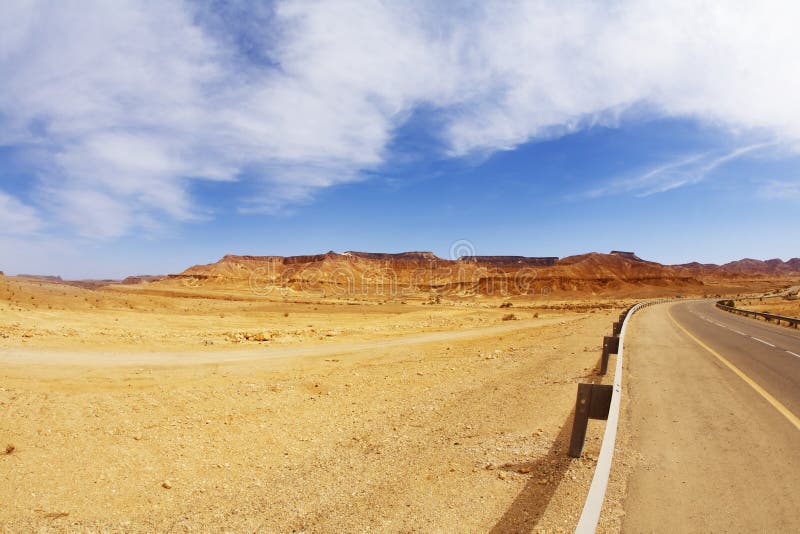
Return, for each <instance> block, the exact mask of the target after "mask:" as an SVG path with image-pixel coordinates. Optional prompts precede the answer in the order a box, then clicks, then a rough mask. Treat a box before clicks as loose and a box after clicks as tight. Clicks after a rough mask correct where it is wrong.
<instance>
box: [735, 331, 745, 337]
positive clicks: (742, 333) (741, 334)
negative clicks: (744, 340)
mask: <svg viewBox="0 0 800 534" xmlns="http://www.w3.org/2000/svg"><path fill="white" fill-rule="evenodd" d="M734 332H736V333H737V334H739V335H740V336H746V335H747V334H745V333H744V332H739V331H738V330H734Z"/></svg>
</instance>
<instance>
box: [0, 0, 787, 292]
mask: <svg viewBox="0 0 800 534" xmlns="http://www.w3.org/2000/svg"><path fill="white" fill-rule="evenodd" d="M797 20H800V4H797V3H794V2H788V1H764V2H759V3H754V2H706V1H699V0H698V1H686V2H683V1H676V2H663V1H660V2H656V1H625V0H617V1H609V2H547V1H538V2H521V1H520V2H517V1H506V2H475V1H464V2H457V1H448V2H439V3H436V2H426V1H421V0H420V1H416V0H410V1H404V2H367V1H352V2H338V1H332V2H312V1H301V0H298V1H292V0H287V1H279V2H245V1H235V0H234V1H228V2H223V1H217V0H207V1H198V2H181V1H177V0H176V1H171V2H144V1H140V2H131V1H126V0H116V1H115V2H102V1H99V0H98V1H91V0H85V1H81V2H70V1H65V2H46V1H36V0H32V1H17V0H8V1H5V2H3V5H2V7H0V80H2V83H0V270H2V271H5V272H6V274H18V273H30V274H53V275H61V276H64V277H66V278H118V277H124V276H127V275H132V274H162V273H171V272H180V271H182V270H183V269H185V268H186V267H188V266H190V265H192V264H197V263H210V262H213V261H216V260H217V259H219V258H220V257H222V256H223V255H225V254H228V253H234V254H253V255H296V254H311V253H320V252H326V251H328V250H335V251H338V252H342V251H345V250H362V251H376V252H401V251H407V250H430V251H433V252H434V253H436V254H437V255H439V256H441V257H444V258H449V257H451V256H452V255H453V254H455V253H463V252H465V251H466V252H471V253H474V254H478V255H506V254H507V255H526V256H560V257H563V256H568V255H572V254H579V253H584V252H590V251H599V252H608V251H610V250H612V249H616V250H633V251H635V252H636V253H637V254H638V255H639V256H641V257H643V258H645V259H649V260H654V261H659V262H662V263H684V262H689V261H701V262H704V263H711V262H713V263H725V262H727V261H731V260H735V259H740V258H743V257H753V258H759V259H768V258H775V257H779V258H782V259H789V258H791V257H796V256H800V238H798V236H797V233H796V229H797V228H798V227H800V209H798V207H800V98H798V97H797V95H798V94H800V33H798V32H797V31H796V21H797Z"/></svg>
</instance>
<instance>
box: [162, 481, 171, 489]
mask: <svg viewBox="0 0 800 534" xmlns="http://www.w3.org/2000/svg"><path fill="white" fill-rule="evenodd" d="M161 487H162V488H164V489H172V484H171V483H170V481H169V480H165V481H164V482H162V483H161Z"/></svg>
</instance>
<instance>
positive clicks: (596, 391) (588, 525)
mask: <svg viewBox="0 0 800 534" xmlns="http://www.w3.org/2000/svg"><path fill="white" fill-rule="evenodd" d="M675 300H680V299H658V300H649V301H647V302H641V303H639V304H637V305H635V306H633V307H631V308H628V309H627V310H625V311H624V312H622V313H621V314H620V316H619V321H617V322H615V323H614V325H613V328H612V335H611V336H604V337H603V354H602V356H601V359H600V374H605V373H606V369H607V367H608V358H609V354H616V355H617V361H616V364H615V366H614V383H613V385H606V384H583V383H581V384H578V398H577V400H576V401H575V419H574V421H573V424H572V436H571V438H570V444H569V455H570V456H572V457H573V458H579V457H580V455H581V452H582V451H583V443H584V441H585V439H586V428H587V425H588V422H589V419H605V420H606V421H607V422H606V429H605V432H604V434H603V442H602V444H601V445H600V454H598V456H597V465H596V466H595V470H594V476H593V477H592V485H591V486H590V487H589V493H588V495H587V496H586V501H585V502H584V504H583V511H582V512H581V517H580V519H579V520H578V526H577V527H576V528H575V532H576V533H580V534H588V533H591V532H594V531H595V529H596V528H597V522H598V521H599V520H600V511H601V510H602V507H603V500H604V499H605V496H606V488H607V487H608V476H609V474H610V473H611V460H612V458H613V456H614V446H615V442H616V439H617V424H618V423H619V406H620V400H621V397H622V352H623V347H624V341H625V331H626V330H627V327H628V323H629V322H630V319H631V317H632V316H633V314H635V313H636V312H638V311H639V310H642V309H644V308H647V307H649V306H653V305H655V304H662V303H664V302H673V301H675Z"/></svg>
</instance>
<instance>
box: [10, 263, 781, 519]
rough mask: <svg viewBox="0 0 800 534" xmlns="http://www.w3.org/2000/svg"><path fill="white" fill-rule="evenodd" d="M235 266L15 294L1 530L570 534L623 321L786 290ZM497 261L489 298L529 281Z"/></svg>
mask: <svg viewBox="0 0 800 534" xmlns="http://www.w3.org/2000/svg"><path fill="white" fill-rule="evenodd" d="M243 258H244V257H226V258H225V259H223V260H221V261H220V262H218V263H216V264H212V265H209V266H196V267H194V268H190V269H188V270H187V271H186V272H184V273H182V274H180V275H175V276H172V277H163V278H157V279H153V280H149V279H148V280H146V281H138V282H137V281H134V282H137V283H130V284H119V283H112V284H94V283H68V282H64V281H61V280H53V279H46V278H35V277H9V276H3V277H0V317H2V321H0V361H1V362H2V367H1V368H0V444H2V446H3V448H4V449H5V453H4V454H0V472H1V473H2V476H3V484H0V502H2V503H3V506H2V510H0V530H3V531H8V532H17V531H65V532H67V531H94V532H100V531H118V532H146V531H147V532H151V531H160V532H197V531H231V532H263V531H269V532H334V531H335V532H341V531H392V532H452V531H463V532H475V531H492V532H530V531H543V532H544V531H546V532H567V531H571V530H572V529H574V526H575V523H576V521H577V518H578V516H579V514H580V511H581V508H582V505H583V499H584V498H585V494H586V491H587V489H588V486H589V483H590V481H591V477H592V474H593V471H594V466H595V459H596V455H597V452H598V450H599V447H600V438H601V436H602V431H603V425H602V424H601V423H599V422H598V423H592V424H590V427H589V432H588V435H587V442H586V446H585V448H584V453H583V455H582V457H581V458H577V459H570V458H569V457H568V456H567V454H566V450H567V441H568V439H569V431H570V429H571V422H572V414H573V408H574V403H575V390H576V384H577V383H578V382H601V381H606V382H608V381H609V380H610V377H601V376H599V375H598V374H597V364H598V358H599V356H600V351H601V344H602V337H603V335H607V334H609V333H610V329H611V323H612V322H613V321H614V320H616V318H617V316H618V314H619V312H620V311H622V310H624V309H625V308H627V307H628V306H630V305H631V304H633V303H635V302H637V301H638V300H641V299H646V298H651V297H655V296H676V295H680V296H682V297H689V296H696V297H703V296H708V297H710V296H716V295H745V294H749V293H748V292H750V293H752V295H755V294H758V293H761V292H765V291H767V290H770V291H772V290H775V289H780V288H784V287H791V285H792V280H791V277H787V276H785V275H783V274H782V275H781V276H776V275H775V274H774V273H772V274H770V273H766V274H758V273H756V274H754V275H747V276H744V275H741V273H740V274H739V275H730V276H722V275H714V276H711V275H708V273H706V272H705V271H704V273H705V274H703V273H701V274H697V271H695V272H694V274H692V272H691V269H692V268H691V267H680V268H678V267H676V268H672V267H663V269H662V267H657V266H656V265H657V264H656V265H653V264H649V263H648V262H643V261H642V260H640V259H638V258H630V257H621V256H620V255H589V256H586V257H580V258H578V259H574V260H573V259H569V260H568V261H566V262H563V263H561V262H562V261H563V260H558V262H555V263H554V264H551V265H534V266H528V267H525V268H526V269H528V270H526V271H525V273H526V276H528V277H529V280H528V282H529V283H526V284H524V291H510V290H507V286H504V287H506V290H503V291H499V290H498V291H492V290H490V288H489V289H487V285H486V284H487V281H486V277H485V276H483V275H482V274H481V275H479V276H473V277H472V278H471V279H470V282H469V283H466V284H465V283H464V280H462V279H459V280H457V283H455V284H450V285H449V286H448V285H447V284H448V282H447V281H446V280H445V281H444V282H443V281H442V280H441V279H440V278H441V277H438V275H437V277H438V278H437V277H428V278H427V279H426V280H428V282H427V285H424V287H423V285H422V284H420V283H416V284H415V285H413V286H412V285H408V286H406V289H409V290H408V291H404V292H397V291H391V292H386V291H380V292H376V291H374V287H373V288H372V289H369V288H367V289H364V287H362V285H359V284H358V283H356V284H355V285H354V286H353V287H350V288H349V289H348V290H347V291H336V290H334V288H335V287H338V286H337V283H336V282H335V277H337V276H339V275H340V274H341V273H342V272H343V271H342V270H341V269H342V265H343V263H342V262H344V264H346V265H347V266H349V267H348V268H351V269H354V270H355V271H357V272H358V273H359V275H360V276H361V278H360V280H362V281H363V280H364V277H363V274H364V270H363V266H364V265H366V264H368V263H369V262H370V261H373V259H372V258H367V257H365V258H356V259H355V260H354V259H353V256H352V255H351V256H349V257H348V258H344V259H342V258H340V257H337V256H330V255H326V256H325V257H309V258H307V259H304V260H303V261H302V262H300V263H303V264H309V265H314V266H315V268H316V269H317V270H316V271H314V273H313V276H310V275H309V273H310V271H302V270H301V271H292V272H291V275H290V276H286V277H282V278H281V279H280V280H279V279H276V278H275V276H273V275H274V274H275V273H274V272H270V273H269V275H268V276H266V278H265V276H264V272H263V271H258V268H257V267H254V266H253V262H256V263H258V262H266V263H269V262H273V263H274V262H275V260H274V258H272V259H269V258H267V259H263V260H259V259H253V258H251V257H246V258H244V259H243ZM320 258H321V259H320ZM406 260H408V261H412V263H413V262H415V261H418V260H419V258H418V257H417V256H413V257H411V258H410V259H408V258H400V259H399V260H395V259H390V260H389V261H390V262H391V261H401V262H405V261H406ZM504 261H505V260H502V261H501V260H491V262H490V263H491V266H493V268H496V269H499V271H498V272H499V274H498V272H494V273H493V275H492V278H493V279H494V280H495V281H496V280H497V279H498V276H499V277H500V278H503V277H504V276H505V277H510V276H512V275H514V274H515V273H518V272H521V271H520V269H521V268H520V267H518V265H517V264H514V265H517V266H513V267H509V265H508V264H507V262H506V263H504ZM296 263H297V262H295V263H292V262H287V261H284V260H281V264H282V265H289V264H291V265H296ZM587 263H588V265H586V264H587ZM644 264H647V265H644ZM331 265H333V266H334V267H330V266H331ZM386 266H387V265H386V264H384V265H383V267H386ZM389 267H392V268H396V269H399V270H400V274H399V275H398V276H397V278H398V279H404V278H408V276H407V274H408V273H407V272H406V271H408V270H409V269H410V268H411V266H409V265H407V264H405V263H403V264H400V265H398V264H397V263H394V264H389ZM473 267H474V266H470V269H473V271H470V272H471V273H472V275H474V268H473ZM704 268H706V267H704ZM403 269H406V271H403ZM658 269H662V271H661V272H662V274H663V276H662V277H661V278H659V277H658V276H655V275H654V273H656V272H658ZM637 272H641V273H643V274H642V276H640V277H638V278H637V276H636V275H635V273H637ZM253 273H257V275H256V276H255V280H256V282H257V283H255V284H254V282H253V281H254V275H253ZM298 273H299V274H298ZM403 273H405V274H403ZM582 273H583V274H582ZM586 273H595V274H594V275H587V274H586ZM687 273H688V274H687ZM279 274H281V273H279ZM284 274H285V273H284ZM701 275H702V276H701ZM434 279H435V281H434V282H431V281H430V280H434ZM265 280H266V283H265ZM298 280H305V281H306V283H300V282H298ZM308 280H312V281H313V282H314V283H313V284H309V283H307V282H308ZM518 281H519V279H517V282H518ZM367 285H368V284H367ZM267 287H269V288H271V289H270V290H269V291H267V290H265V288H267ZM320 287H326V288H327V289H325V290H321V289H320ZM353 288H356V289H358V290H357V291H355V290H353ZM362 289H364V290H362ZM621 442H622V443H623V444H624V436H623V437H622V440H621ZM621 458H622V461H623V462H628V461H635V458H634V457H633V456H631V455H626V454H623V455H622V456H621ZM624 491H625V487H624V480H623V481H613V480H612V487H611V489H610V493H609V496H608V505H607V507H606V509H605V511H604V516H603V520H602V523H601V527H602V528H603V529H605V530H607V531H615V530H618V528H619V521H620V518H621V515H622V513H623V512H622V509H621V507H620V506H619V502H620V500H621V499H622V497H623V496H624Z"/></svg>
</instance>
